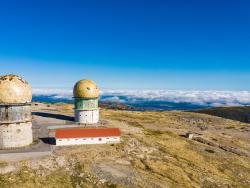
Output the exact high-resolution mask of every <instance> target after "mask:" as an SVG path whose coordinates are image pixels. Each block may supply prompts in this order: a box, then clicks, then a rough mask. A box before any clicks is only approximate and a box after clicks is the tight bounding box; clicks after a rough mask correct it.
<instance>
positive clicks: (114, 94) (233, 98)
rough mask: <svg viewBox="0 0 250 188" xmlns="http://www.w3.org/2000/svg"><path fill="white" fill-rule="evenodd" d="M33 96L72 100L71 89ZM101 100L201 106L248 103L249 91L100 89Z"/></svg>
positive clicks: (37, 91) (40, 91) (44, 91)
mask: <svg viewBox="0 0 250 188" xmlns="http://www.w3.org/2000/svg"><path fill="white" fill-rule="evenodd" d="M33 94H34V96H50V97H52V98H54V99H58V100H59V99H67V100H72V90H71V89H52V88H49V89H44V88H35V89H33ZM101 100H102V101H114V102H121V103H127V104H133V103H140V102H145V101H146V102H150V101H151V102H171V103H189V104H194V105H201V106H243V105H250V91H180V90H109V89H105V90H102V91H101Z"/></svg>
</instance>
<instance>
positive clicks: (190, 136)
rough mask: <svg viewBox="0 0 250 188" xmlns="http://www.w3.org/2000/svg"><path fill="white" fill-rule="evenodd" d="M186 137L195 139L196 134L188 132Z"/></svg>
mask: <svg viewBox="0 0 250 188" xmlns="http://www.w3.org/2000/svg"><path fill="white" fill-rule="evenodd" d="M186 137H187V138H188V139H189V140H192V139H193V137H194V134H193V133H190V132H188V133H187V134H186Z"/></svg>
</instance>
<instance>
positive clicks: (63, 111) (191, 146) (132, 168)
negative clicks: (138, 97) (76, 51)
mask: <svg viewBox="0 0 250 188" xmlns="http://www.w3.org/2000/svg"><path fill="white" fill-rule="evenodd" d="M72 107H73V106H72V105H71V104H51V105H48V104H41V103H39V104H36V105H34V106H33V108H34V110H36V111H40V112H46V113H51V114H60V116H59V115H57V116H56V115H51V116H47V117H45V116H43V117H40V116H39V114H36V115H34V116H33V120H34V121H36V122H38V121H41V120H42V121H44V122H49V121H50V122H53V121H56V120H54V118H61V117H62V116H63V117H64V118H65V117H66V116H69V117H72V116H73V110H72ZM101 124H102V125H105V126H107V127H118V128H120V129H121V131H122V142H121V143H120V144H114V145H112V144H111V145H83V146H71V147H56V148H54V150H53V153H52V155H49V156H46V157H43V158H38V159H30V160H23V161H20V162H18V161H15V162H9V161H2V162H0V172H3V169H6V168H9V169H10V167H12V168H13V167H15V170H12V171H11V170H9V172H6V173H2V174H0V187H1V188H5V187H38V188H39V187H49V188H50V187H69V188H71V187H72V188H73V187H84V188H85V187H143V188H152V187H156V188H158V187H159V188H167V187H197V188H198V187H246V188H247V187H250V176H249V174H250V144H249V143H250V137H249V132H250V125H249V124H245V123H241V122H238V121H232V120H228V119H223V118H219V117H214V116H210V115H206V114H199V113H192V112H181V111H170V112H133V111H120V110H110V109H101ZM187 132H192V133H194V138H193V139H192V140H189V139H187V138H185V136H183V135H185V134H186V133H187Z"/></svg>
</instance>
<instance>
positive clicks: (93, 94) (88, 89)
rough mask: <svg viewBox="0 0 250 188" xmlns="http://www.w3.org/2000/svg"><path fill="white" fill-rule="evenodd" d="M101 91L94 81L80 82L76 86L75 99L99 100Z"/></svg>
mask: <svg viewBox="0 0 250 188" xmlns="http://www.w3.org/2000/svg"><path fill="white" fill-rule="evenodd" d="M99 93H100V91H99V89H98V87H97V86H96V84H95V82H93V81H92V80H80V81H78V82H77V83H76V84H75V86H74V97H75V98H97V97H99Z"/></svg>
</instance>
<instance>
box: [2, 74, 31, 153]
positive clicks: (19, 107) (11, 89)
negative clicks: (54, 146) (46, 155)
mask: <svg viewBox="0 0 250 188" xmlns="http://www.w3.org/2000/svg"><path fill="white" fill-rule="evenodd" d="M31 99H32V92H31V87H30V85H29V84H28V83H27V82H26V81H25V80H23V79H22V78H20V77H18V76H16V75H4V76H0V149H11V148H18V147H24V146H27V145H30V144H31V143H32V142H33V137H32V123H31Z"/></svg>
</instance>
